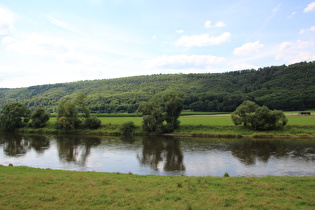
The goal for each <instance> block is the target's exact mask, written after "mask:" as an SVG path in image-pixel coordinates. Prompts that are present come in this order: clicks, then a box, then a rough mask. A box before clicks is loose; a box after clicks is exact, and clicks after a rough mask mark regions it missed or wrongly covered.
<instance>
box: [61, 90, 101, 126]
mask: <svg viewBox="0 0 315 210" xmlns="http://www.w3.org/2000/svg"><path fill="white" fill-rule="evenodd" d="M86 104H87V101H86V95H84V94H79V95H78V96H77V97H76V99H75V100H69V101H65V100H63V101H61V103H60V104H59V107H58V110H57V124H56V126H57V128H60V129H67V130H68V129H76V128H80V127H83V128H90V129H97V128H99V127H100V126H101V121H100V120H99V119H98V118H97V117H96V116H93V117H91V116H90V110H89V108H88V107H87V106H86Z"/></svg>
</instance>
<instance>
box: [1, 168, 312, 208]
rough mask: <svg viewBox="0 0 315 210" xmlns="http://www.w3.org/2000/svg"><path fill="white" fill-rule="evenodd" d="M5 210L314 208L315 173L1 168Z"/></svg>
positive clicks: (2, 204)
mask: <svg viewBox="0 0 315 210" xmlns="http://www.w3.org/2000/svg"><path fill="white" fill-rule="evenodd" d="M0 183H1V190H0V198H1V199H0V209H314V208H315V200H314V197H315V190H314V189H315V178H314V177H255V178H254V177H186V176H153V175H149V176H140V175H132V174H116V173H101V172H74V171H59V170H56V171H55V170H47V169H45V170H44V169H34V168H27V167H5V166H0Z"/></svg>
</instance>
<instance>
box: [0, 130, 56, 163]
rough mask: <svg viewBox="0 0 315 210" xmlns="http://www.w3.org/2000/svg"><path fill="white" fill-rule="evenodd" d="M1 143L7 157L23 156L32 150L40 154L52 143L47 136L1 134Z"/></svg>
mask: <svg viewBox="0 0 315 210" xmlns="http://www.w3.org/2000/svg"><path fill="white" fill-rule="evenodd" d="M0 143H1V144H3V151H4V153H5V154H6V155H7V156H13V157H15V156H23V155H25V154H26V153H27V152H28V151H30V150H31V149H34V150H35V151H36V152H37V153H38V154H41V153H43V152H44V151H45V150H46V149H48V148H49V145H50V141H49V139H48V138H47V137H46V136H39V135H35V136H24V135H18V134H12V133H0Z"/></svg>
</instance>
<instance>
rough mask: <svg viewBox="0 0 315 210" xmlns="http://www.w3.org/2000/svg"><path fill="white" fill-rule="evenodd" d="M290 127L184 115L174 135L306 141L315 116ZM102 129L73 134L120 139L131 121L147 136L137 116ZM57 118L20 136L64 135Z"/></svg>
mask: <svg viewBox="0 0 315 210" xmlns="http://www.w3.org/2000/svg"><path fill="white" fill-rule="evenodd" d="M287 118H288V120H289V123H288V125H287V126H286V127H285V128H283V129H281V130H274V131H254V130H251V129H248V128H244V127H242V126H234V125H233V123H232V121H231V117H230V116H226V115H190V116H189V115H188V116H187V115H185V116H181V117H180V118H179V120H180V121H181V126H180V128H179V129H177V130H175V131H174V132H173V134H174V135H192V136H203V135H206V136H216V137H217V136H223V137H227V136H231V137H241V136H242V137H264V136H268V137H278V136H282V137H307V136H311V137H314V136H315V115H310V116H299V115H290V114H289V115H287ZM99 119H100V120H101V122H102V127H101V128H99V129H97V130H88V129H85V130H75V131H71V132H72V133H86V134H97V135H120V134H121V131H120V127H121V125H122V124H123V123H126V122H128V121H132V122H134V124H135V125H136V126H137V128H136V129H135V131H134V133H135V134H136V135H145V134H146V133H145V132H144V131H143V130H142V129H141V122H142V117H138V116H129V115H125V116H100V117H99ZM55 122H56V117H52V118H51V119H50V121H49V125H48V126H47V127H46V128H42V129H32V128H23V129H20V132H27V133H29V132H39V133H58V132H59V133H63V132H65V131H62V130H56V129H55V128H54V126H53V125H54V123H55Z"/></svg>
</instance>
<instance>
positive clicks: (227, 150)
mask: <svg viewBox="0 0 315 210" xmlns="http://www.w3.org/2000/svg"><path fill="white" fill-rule="evenodd" d="M9 163H13V164H14V165H26V166H31V167H39V168H47V167H48V168H52V169H66V170H93V171H104V172H122V173H128V172H132V173H135V174H157V175H189V176H207V175H211V176H222V175H223V174H224V173H225V172H228V173H229V174H230V175H232V176H268V175H275V176H305V175H307V176H315V141H314V139H304V140H303V139H286V140H283V139H282V140H281V139H278V140H276V139H275V140H271V139H267V140H266V139H263V140H258V139H253V140H250V139H205V138H182V137H156V136H143V137H137V136H136V137H104V136H102V137H101V136H97V137H86V136H71V135H63V136H60V135H56V136H52V135H23V134H8V133H1V132H0V164H4V165H8V164H9Z"/></svg>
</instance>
